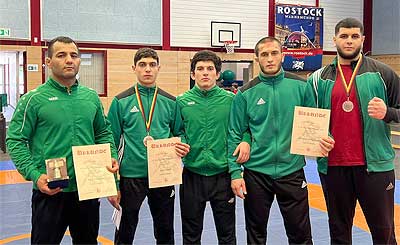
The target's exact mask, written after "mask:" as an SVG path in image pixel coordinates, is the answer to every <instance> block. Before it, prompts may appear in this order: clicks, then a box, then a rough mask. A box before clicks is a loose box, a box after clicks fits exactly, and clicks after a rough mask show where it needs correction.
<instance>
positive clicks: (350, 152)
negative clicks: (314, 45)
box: [307, 18, 400, 244]
mask: <svg viewBox="0 0 400 245" xmlns="http://www.w3.org/2000/svg"><path fill="white" fill-rule="evenodd" d="M364 39H365V36H364V26H363V24H362V23H361V22H360V21H359V20H357V19H354V18H345V19H343V20H340V21H339V22H338V23H337V24H336V26H335V36H334V38H333V41H334V43H335V46H336V49H337V57H336V58H335V60H334V61H333V62H332V63H331V64H329V65H327V66H325V67H323V68H321V69H319V70H318V71H316V72H314V73H313V75H312V76H311V77H310V78H309V83H308V85H309V86H308V87H307V94H308V96H307V98H310V99H312V100H313V101H312V103H311V104H310V106H315V107H318V108H323V109H330V110H331V116H330V125H329V132H330V134H331V135H332V137H333V138H334V139H335V142H336V143H335V147H334V148H333V150H332V151H331V152H330V153H329V155H328V156H327V157H323V158H318V160H317V162H318V171H319V176H320V179H321V184H322V189H323V191H324V196H325V202H326V206H327V209H328V216H329V229H330V236H331V243H332V244H351V242H352V226H353V218H354V214H355V207H356V202H357V201H358V202H359V203H360V206H361V209H362V211H363V213H364V215H365V218H366V221H367V223H368V227H369V230H370V231H371V236H372V241H373V243H374V244H396V236H395V224H394V193H395V190H394V189H395V173H394V164H393V161H394V158H395V152H394V150H393V148H392V145H391V143H390V128H389V125H388V123H390V122H397V123H399V122H400V79H399V76H398V75H397V74H396V73H395V72H394V71H393V70H392V69H391V68H390V67H389V66H387V65H385V64H383V63H381V62H379V61H376V60H373V59H371V58H369V57H366V56H364V55H363V54H362V52H361V50H362V47H363V43H364Z"/></svg>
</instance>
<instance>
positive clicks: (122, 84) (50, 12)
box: [0, 0, 400, 110]
mask: <svg viewBox="0 0 400 245" xmlns="http://www.w3.org/2000/svg"><path fill="white" fill-rule="evenodd" d="M271 1H273V0H249V1H239V0H230V1H226V0H218V1H202V2H196V1H184V0H170V1H169V2H170V23H169V24H170V46H171V47H170V48H171V50H158V53H159V55H160V58H161V71H160V74H159V85H160V86H161V87H162V88H164V89H165V90H167V91H168V92H170V93H171V94H174V95H178V94H180V93H182V92H184V91H186V90H187V89H189V77H190V59H191V57H193V55H194V53H195V51H197V50H200V49H202V48H209V47H210V32H211V31H210V28H211V21H212V20H214V21H227V22H240V23H241V24H242V26H241V28H242V46H241V48H240V49H242V50H240V49H239V50H237V51H239V52H237V53H235V54H232V55H228V54H225V53H224V50H223V49H222V48H221V49H214V50H215V51H217V52H218V54H219V55H220V56H221V58H222V59H223V60H231V61H232V60H252V61H254V54H253V52H252V50H253V48H254V45H255V43H256V42H257V41H258V40H259V39H260V38H261V37H263V36H266V35H268V31H269V29H268V28H269V23H270V21H271V20H270V19H269V17H268V16H269V4H270V3H271ZM29 2H39V1H34V0H30V1H29V0H15V1H9V0H0V27H4V26H10V28H12V29H13V30H14V29H15V32H13V33H12V36H11V37H10V38H8V40H20V39H24V40H30V21H29V18H30V17H29ZM40 2H41V3H42V36H43V37H42V40H48V39H50V38H51V37H53V36H55V35H61V34H62V35H70V36H71V37H73V38H75V39H77V40H78V41H79V42H81V43H85V44H86V45H85V47H91V44H93V47H97V46H96V44H104V43H105V44H108V46H105V48H98V49H101V50H106V53H107V60H106V62H107V90H108V93H107V97H102V98H101V99H102V102H103V103H104V106H105V109H106V110H108V107H109V104H110V103H111V100H112V98H113V97H114V96H115V95H116V94H118V93H119V92H120V91H123V90H124V89H126V88H128V87H129V86H131V85H132V84H133V82H134V80H135V75H134V73H133V72H132V70H131V66H132V60H133V55H134V53H135V51H136V49H137V48H138V47H140V46H149V45H155V46H154V47H155V48H157V49H162V48H163V46H162V43H163V41H162V40H161V39H162V31H161V30H162V28H161V26H162V25H163V23H161V22H162V17H160V16H161V15H162V14H161V11H162V4H161V3H162V2H163V0H158V1H147V0H135V1H128V0H124V1H109V0H95V1H83V0H71V1H68V2H65V1H56V0H46V1H44V0H42V1H40ZM89 2H90V3H89ZM317 2H318V3H319V6H320V7H323V8H324V51H328V52H329V51H335V48H334V46H333V42H332V37H333V35H334V34H333V29H334V25H335V24H336V22H337V21H339V20H340V19H342V18H344V17H355V18H358V19H360V20H362V19H363V2H364V1H363V0H354V1H348V0H336V1H329V0H319V1H313V0H303V1H299V0H279V1H276V3H286V4H300V3H301V4H303V5H314V6H315V4H316V3H317ZM97 6H99V8H97V9H96V8H94V7H97ZM145 12H146V13H145ZM150 15H151V16H153V17H154V18H151V16H150ZM118 16H119V17H120V18H118ZM160 18H161V19H160ZM118 19H124V20H123V21H122V20H118ZM17 20H18V21H17ZM68 20H69V21H70V22H68ZM85 20H90V22H88V21H85ZM144 20H146V21H144ZM121 21H122V22H121ZM124 21H125V22H124ZM97 22H98V23H97ZM91 23H93V25H91ZM96 23H97V24H96ZM101 23H103V24H101ZM100 24H101V25H100ZM393 25H394V23H392V27H393ZM397 27H398V26H397ZM77 28H78V29H77ZM135 28H136V29H135ZM76 30H79V31H76ZM14 34H15V35H14ZM102 34H104V35H102ZM3 40H4V39H3ZM1 42H2V39H0V44H1V45H0V50H19V51H26V52H27V64H38V65H39V70H38V71H37V72H27V89H28V90H31V89H34V88H35V87H37V86H38V85H40V84H41V83H42V64H43V62H44V60H42V48H45V47H44V46H43V47H42V46H30V45H29V44H26V45H25V46H24V45H2V43H1ZM113 44H115V45H114V46H113ZM42 45H45V44H44V43H42ZM124 45H131V46H135V47H132V48H126V47H122V46H124ZM181 47H186V49H181ZM85 49H90V48H85ZM181 50H190V51H181ZM329 54H330V55H324V57H323V65H326V64H328V63H330V62H331V60H332V59H333V57H334V56H333V54H334V53H333V52H331V53H329ZM378 58H379V59H382V60H383V61H384V62H385V63H386V62H389V65H391V66H393V67H394V69H395V70H396V71H397V72H398V73H399V67H398V66H399V59H400V58H399V55H394V56H390V57H386V56H384V57H378ZM258 72H259V68H258V64H256V63H255V61H254V69H253V77H254V76H255V75H257V74H258ZM307 73H308V72H302V73H300V75H302V76H306V74H307Z"/></svg>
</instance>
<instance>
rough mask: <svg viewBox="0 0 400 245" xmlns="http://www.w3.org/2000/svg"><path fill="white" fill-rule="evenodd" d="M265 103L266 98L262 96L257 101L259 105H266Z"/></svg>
mask: <svg viewBox="0 0 400 245" xmlns="http://www.w3.org/2000/svg"><path fill="white" fill-rule="evenodd" d="M264 104H265V100H263V98H260V99H259V100H258V101H257V105H264Z"/></svg>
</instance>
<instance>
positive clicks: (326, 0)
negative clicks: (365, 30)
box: [319, 0, 364, 51]
mask: <svg viewBox="0 0 400 245" xmlns="http://www.w3.org/2000/svg"><path fill="white" fill-rule="evenodd" d="M319 5H320V7H321V8H324V50H325V51H336V48H335V47H334V46H333V41H332V39H333V36H334V35H335V25H336V23H337V22H339V21H340V20H341V19H344V18H347V17H353V18H356V19H358V20H360V21H361V22H363V8H364V3H363V0H351V1H349V0H335V1H332V0H320V2H319Z"/></svg>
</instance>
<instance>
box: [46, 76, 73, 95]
mask: <svg viewBox="0 0 400 245" xmlns="http://www.w3.org/2000/svg"><path fill="white" fill-rule="evenodd" d="M47 83H48V84H49V85H50V86H52V87H53V88H55V89H57V90H60V91H62V92H67V93H71V92H74V91H76V90H77V89H78V85H79V82H78V80H75V83H74V84H73V85H72V86H71V88H70V89H68V87H66V86H64V85H62V84H60V83H59V82H57V81H56V80H54V79H53V78H51V77H50V78H49V79H48V80H47Z"/></svg>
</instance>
